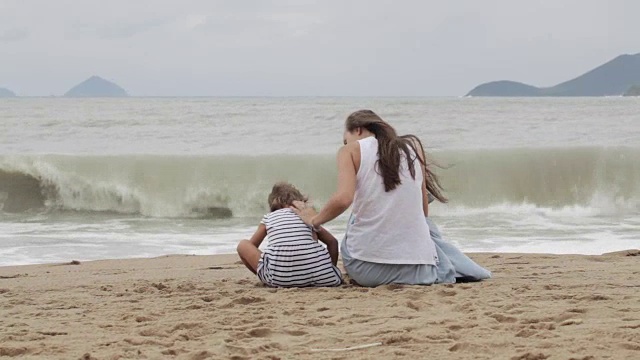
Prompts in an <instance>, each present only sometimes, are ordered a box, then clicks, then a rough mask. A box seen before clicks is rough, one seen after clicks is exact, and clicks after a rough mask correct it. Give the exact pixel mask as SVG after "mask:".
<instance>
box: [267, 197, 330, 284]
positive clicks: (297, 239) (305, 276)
mask: <svg viewBox="0 0 640 360" xmlns="http://www.w3.org/2000/svg"><path fill="white" fill-rule="evenodd" d="M261 223H262V224H264V225H265V226H266V228H267V237H268V241H269V243H268V245H267V247H266V249H265V250H264V253H263V255H262V258H261V260H260V263H259V264H258V269H257V270H258V271H257V273H258V277H259V278H260V280H261V281H262V282H263V283H265V284H267V285H270V286H277V287H304V286H337V285H340V284H341V283H342V274H341V273H340V270H338V268H337V267H335V266H334V265H333V264H332V262H331V257H330V255H329V252H328V251H327V249H325V247H324V246H322V245H321V244H320V243H319V242H318V241H316V240H315V239H314V238H313V233H312V230H311V229H310V228H309V226H307V225H306V224H305V223H304V222H303V221H302V219H300V217H299V216H298V215H297V214H296V213H295V212H293V210H291V209H289V208H284V209H279V210H276V211H273V212H270V213H269V214H267V215H265V216H264V218H263V219H262V222H261Z"/></svg>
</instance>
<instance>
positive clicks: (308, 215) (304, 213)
mask: <svg viewBox="0 0 640 360" xmlns="http://www.w3.org/2000/svg"><path fill="white" fill-rule="evenodd" d="M291 209H292V210H293V211H294V212H295V213H296V214H298V216H300V218H301V219H302V221H304V223H305V224H307V225H309V226H311V227H313V224H312V223H311V220H312V219H313V218H314V217H315V216H316V215H318V212H317V211H316V209H314V208H313V206H310V204H309V203H307V202H304V201H294V202H293V206H291Z"/></svg>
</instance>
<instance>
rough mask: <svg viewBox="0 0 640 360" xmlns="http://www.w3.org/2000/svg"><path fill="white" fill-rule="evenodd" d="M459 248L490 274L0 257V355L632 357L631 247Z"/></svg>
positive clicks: (638, 331) (192, 260) (634, 285)
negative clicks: (420, 277)
mask: <svg viewBox="0 0 640 360" xmlns="http://www.w3.org/2000/svg"><path fill="white" fill-rule="evenodd" d="M471 256H472V257H473V258H474V259H475V260H476V261H478V262H479V263H481V264H483V265H485V266H487V267H488V268H490V269H491V270H492V271H493V273H494V278H493V279H491V280H488V281H484V282H479V283H467V284H455V285H434V286H401V285H389V286H382V287H379V288H375V289H367V288H360V287H356V286H352V285H346V286H343V287H340V288H330V289H270V288H266V287H263V286H261V285H260V284H259V283H258V281H257V279H256V278H255V277H254V276H252V275H251V274H250V273H249V272H248V271H246V270H245V269H244V268H243V266H242V265H241V264H240V263H238V261H237V260H238V259H237V258H236V257H235V256H227V255H223V256H166V257H161V258H154V259H133V260H108V261H95V262H86V263H84V262H83V263H79V264H77V263H76V264H70V263H69V264H58V265H34V266H20V267H2V268H0V358H3V359H4V358H12V357H17V358H27V359H138V358H145V359H174V358H176V359H395V358H397V359H402V358H406V359H528V360H533V359H640V252H639V251H637V250H636V251H623V252H619V253H613V254H605V255H602V256H575V255H539V254H538V255H531V254H472V255H471ZM70 260H71V259H70ZM370 344H374V345H373V346H370V347H365V348H361V349H352V350H344V348H349V347H356V346H362V345H370ZM317 349H343V351H315V350H317Z"/></svg>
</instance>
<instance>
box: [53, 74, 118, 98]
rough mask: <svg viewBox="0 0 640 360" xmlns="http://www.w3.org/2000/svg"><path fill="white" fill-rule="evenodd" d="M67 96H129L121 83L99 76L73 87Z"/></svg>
mask: <svg viewBox="0 0 640 360" xmlns="http://www.w3.org/2000/svg"><path fill="white" fill-rule="evenodd" d="M64 96H65V97H127V96H129V95H128V94H127V92H126V91H125V90H124V89H123V88H121V87H120V86H119V85H117V84H115V83H113V82H111V81H108V80H105V79H103V78H101V77H99V76H92V77H90V78H88V79H87V80H85V81H83V82H81V83H80V84H78V85H76V86H74V87H72V88H71V89H70V90H69V91H67V92H66V93H65V94H64Z"/></svg>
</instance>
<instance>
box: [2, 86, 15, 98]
mask: <svg viewBox="0 0 640 360" xmlns="http://www.w3.org/2000/svg"><path fill="white" fill-rule="evenodd" d="M9 97H16V93H14V92H13V91H11V90H9V89H5V88H0V98H9Z"/></svg>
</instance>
